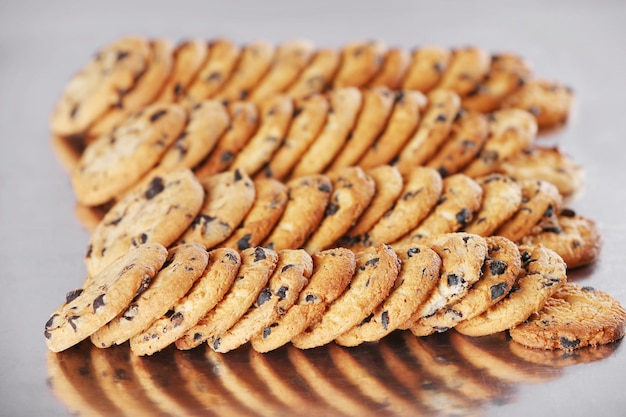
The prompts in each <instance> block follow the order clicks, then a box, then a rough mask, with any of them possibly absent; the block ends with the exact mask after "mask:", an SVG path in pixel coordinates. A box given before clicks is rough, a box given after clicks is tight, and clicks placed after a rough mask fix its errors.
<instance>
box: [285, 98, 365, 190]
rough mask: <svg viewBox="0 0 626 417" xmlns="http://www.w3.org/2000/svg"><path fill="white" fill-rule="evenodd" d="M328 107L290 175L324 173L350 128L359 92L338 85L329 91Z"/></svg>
mask: <svg viewBox="0 0 626 417" xmlns="http://www.w3.org/2000/svg"><path fill="white" fill-rule="evenodd" d="M329 96H330V98H329V101H330V110H329V114H328V118H327V119H326V125H325V126H324V128H323V129H322V131H321V132H320V134H319V135H318V136H317V138H316V139H315V141H314V142H313V143H312V144H311V146H310V147H309V149H308V150H307V152H306V153H305V154H304V155H303V156H302V158H301V159H300V162H299V163H298V164H297V165H296V166H295V167H294V169H293V172H292V174H291V177H292V178H296V177H303V176H305V175H313V174H319V173H322V172H324V170H325V169H326V167H327V166H328V165H330V163H331V162H332V161H333V159H334V158H335V155H337V153H339V151H340V150H341V148H342V147H343V145H344V144H345V143H346V140H347V137H348V135H349V133H350V132H351V131H352V129H353V127H354V124H355V122H356V119H357V116H358V115H359V111H360V110H361V104H362V94H361V92H360V91H359V90H358V89H356V88H354V87H348V88H340V89H337V90H333V91H332V92H330V93H329Z"/></svg>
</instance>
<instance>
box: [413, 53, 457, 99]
mask: <svg viewBox="0 0 626 417" xmlns="http://www.w3.org/2000/svg"><path fill="white" fill-rule="evenodd" d="M450 58H451V53H450V50H449V49H446V48H441V47H438V46H423V47H420V48H417V49H415V50H414V51H413V53H412V55H411V64H410V66H409V70H408V72H407V74H406V77H405V78H404V81H403V83H402V88H403V89H405V90H417V91H421V92H422V93H427V92H429V91H430V90H432V89H433V88H435V87H436V86H437V84H439V81H440V80H441V76H442V74H443V72H444V71H446V70H447V68H448V66H449V65H450Z"/></svg>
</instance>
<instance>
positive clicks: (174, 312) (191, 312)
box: [130, 248, 241, 356]
mask: <svg viewBox="0 0 626 417" xmlns="http://www.w3.org/2000/svg"><path fill="white" fill-rule="evenodd" d="M240 266H241V257H240V256H239V253H238V252H237V251H235V250H233V249H226V248H220V249H215V250H213V251H211V252H209V253H208V265H207V267H206V268H205V270H204V272H203V273H202V276H201V277H200V278H198V279H197V280H196V282H195V283H194V285H193V287H191V289H190V290H189V291H188V292H187V294H185V296H184V297H182V298H181V299H180V300H178V301H177V302H176V303H174V304H173V305H172V306H171V307H170V310H169V311H168V312H167V313H165V315H163V317H160V318H158V319H157V320H155V321H154V322H153V323H152V324H151V325H150V326H149V327H147V328H146V329H144V330H143V331H142V332H141V333H138V334H137V335H135V336H133V337H131V338H130V349H131V350H132V352H133V353H134V354H135V355H142V356H143V355H152V354H153V353H155V352H158V351H160V350H162V349H165V348H166V347H167V346H169V345H171V344H172V343H174V342H175V341H176V340H177V339H178V338H180V337H182V335H183V334H185V332H187V330H189V329H190V328H191V327H193V326H195V325H196V324H197V323H198V321H200V319H201V318H202V317H204V316H205V315H206V314H207V312H208V311H210V310H212V309H213V308H214V307H215V305H217V303H218V302H220V301H221V299H222V297H223V296H224V294H226V292H227V291H228V290H229V289H230V287H231V285H232V283H233V281H234V280H235V277H236V276H237V273H238V272H239V267H240Z"/></svg>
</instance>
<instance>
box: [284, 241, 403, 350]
mask: <svg viewBox="0 0 626 417" xmlns="http://www.w3.org/2000/svg"><path fill="white" fill-rule="evenodd" d="M356 258H357V259H356V266H357V269H356V273H355V274H354V277H352V280H351V281H350V287H349V288H348V289H347V290H346V291H345V292H344V293H343V294H342V295H341V296H340V297H339V298H337V299H336V300H335V301H334V302H333V303H332V304H331V305H330V306H329V307H328V310H327V311H326V312H325V313H324V315H323V316H322V318H321V320H320V321H318V322H317V323H315V324H313V325H312V326H311V327H309V328H308V329H306V330H305V331H304V332H303V333H300V334H299V335H298V336H296V337H294V338H293V339H292V341H291V342H292V343H293V345H294V346H295V347H297V348H299V349H310V348H313V347H317V346H322V345H325V344H327V343H330V342H331V341H332V340H333V339H335V338H336V337H338V336H340V335H341V334H343V333H345V332H346V331H348V330H350V329H351V328H352V327H354V326H355V325H356V324H358V323H360V322H361V321H362V320H363V319H365V318H366V317H367V316H369V315H370V314H371V313H372V312H373V311H374V309H375V308H376V307H377V306H378V305H379V304H380V303H381V302H382V301H383V300H384V299H385V298H386V297H387V295H388V294H389V291H390V290H391V288H392V287H393V284H394V282H395V281H396V278H397V276H398V273H399V271H400V265H399V262H398V257H397V256H396V254H395V253H394V251H393V250H392V249H391V247H389V246H387V245H378V246H376V247H373V248H369V249H366V250H364V251H361V252H359V253H358V254H357V255H356Z"/></svg>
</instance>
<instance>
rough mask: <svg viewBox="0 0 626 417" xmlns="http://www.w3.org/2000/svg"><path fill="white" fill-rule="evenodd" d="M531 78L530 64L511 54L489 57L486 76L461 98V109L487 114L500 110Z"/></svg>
mask: <svg viewBox="0 0 626 417" xmlns="http://www.w3.org/2000/svg"><path fill="white" fill-rule="evenodd" d="M531 76H532V69H531V68H530V64H529V63H528V62H526V61H525V60H524V59H523V58H522V57H520V56H519V55H516V54H513V53H502V54H496V55H491V67H490V68H489V72H488V73H487V76H486V77H485V79H484V80H483V82H482V83H480V84H479V85H478V86H476V88H475V89H474V90H472V91H470V92H469V93H467V94H466V95H465V97H463V108H465V109H468V110H473V111H477V112H481V113H489V112H492V111H495V110H497V109H499V108H500V106H501V105H502V101H504V99H506V98H507V97H508V96H509V95H510V94H512V93H514V92H515V91H517V90H518V89H519V88H521V87H522V86H523V85H524V84H525V83H526V82H527V81H528V80H529V79H530V77H531Z"/></svg>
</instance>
